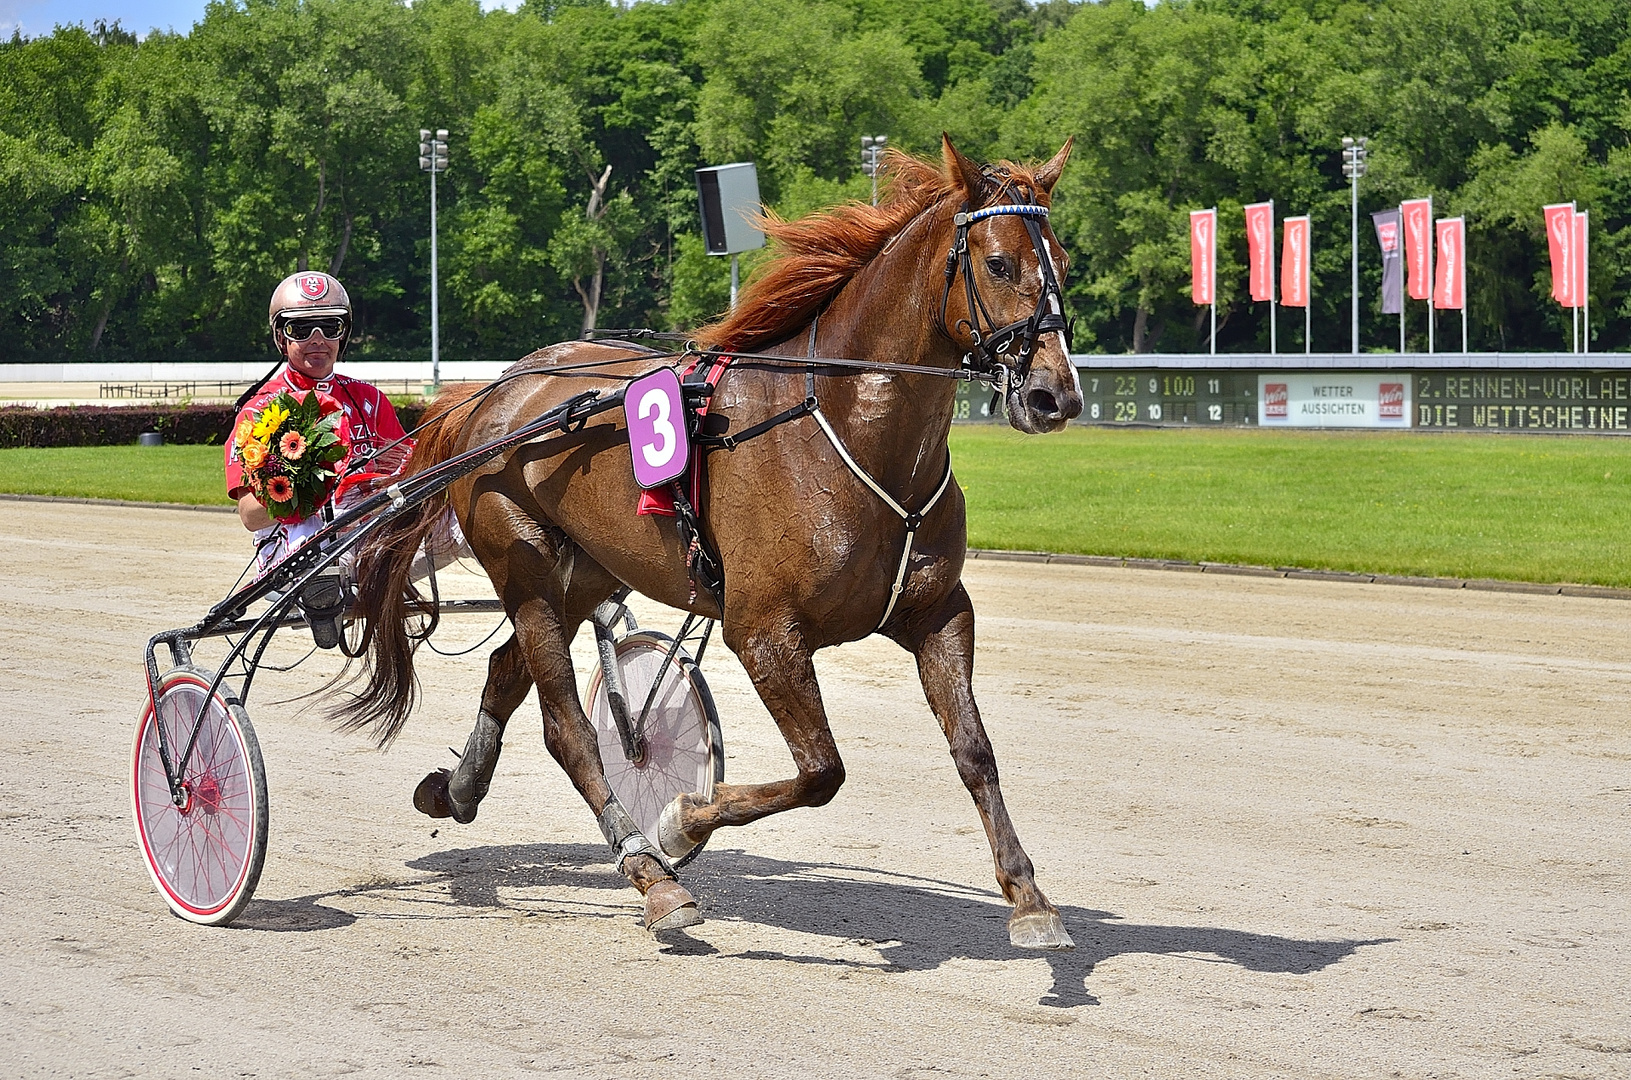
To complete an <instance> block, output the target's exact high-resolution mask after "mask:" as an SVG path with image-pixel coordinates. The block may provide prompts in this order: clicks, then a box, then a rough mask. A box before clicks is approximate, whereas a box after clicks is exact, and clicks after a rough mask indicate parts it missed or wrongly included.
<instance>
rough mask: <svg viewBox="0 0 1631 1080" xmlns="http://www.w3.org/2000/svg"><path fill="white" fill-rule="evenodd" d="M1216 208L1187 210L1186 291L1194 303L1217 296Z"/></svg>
mask: <svg viewBox="0 0 1631 1080" xmlns="http://www.w3.org/2000/svg"><path fill="white" fill-rule="evenodd" d="M1217 247H1218V208H1217V207H1215V206H1214V207H1213V208H1212V209H1210V210H1191V211H1190V212H1189V295H1190V296H1191V297H1193V298H1194V300H1195V303H1197V304H1211V303H1214V302H1215V301H1216V300H1217V282H1216V281H1215V280H1214V278H1215V277H1216V274H1217Z"/></svg>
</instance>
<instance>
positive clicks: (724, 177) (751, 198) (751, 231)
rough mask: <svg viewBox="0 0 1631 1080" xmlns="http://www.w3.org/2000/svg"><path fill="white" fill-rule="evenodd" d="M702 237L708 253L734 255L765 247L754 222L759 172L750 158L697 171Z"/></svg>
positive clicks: (756, 210) (762, 235)
mask: <svg viewBox="0 0 1631 1080" xmlns="http://www.w3.org/2000/svg"><path fill="white" fill-rule="evenodd" d="M697 203H698V205H699V207H700V209H701V211H702V238H703V241H704V243H705V244H706V245H707V248H708V254H710V255H735V254H737V253H738V252H742V251H752V250H753V249H754V248H762V247H764V246H765V234H764V233H762V232H760V231H759V230H758V229H757V228H756V227H755V226H754V225H753V224H752V221H753V218H754V217H755V216H757V215H758V214H759V213H760V212H761V209H762V208H761V206H760V204H759V171H758V169H756V168H755V167H754V164H753V162H751V161H739V162H736V163H734V164H731V165H714V166H712V167H710V168H706V169H698V170H697Z"/></svg>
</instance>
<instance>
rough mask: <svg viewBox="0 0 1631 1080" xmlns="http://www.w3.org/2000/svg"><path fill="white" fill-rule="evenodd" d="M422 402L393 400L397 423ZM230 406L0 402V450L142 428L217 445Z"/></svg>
mask: <svg viewBox="0 0 1631 1080" xmlns="http://www.w3.org/2000/svg"><path fill="white" fill-rule="evenodd" d="M423 412H424V406H422V405H398V406H397V408H396V415H397V417H398V419H400V420H401V421H402V426H403V427H406V428H411V427H413V425H414V424H415V423H417V422H418V420H419V417H420V415H421V414H423ZM232 419H233V411H232V406H231V405H173V406H157V407H155V406H151V405H68V406H64V407H62V408H57V409H35V408H31V407H29V406H27V405H7V406H3V407H0V449H11V448H13V447H19V446H34V447H49V446H129V445H131V444H133V443H135V442H136V441H137V439H138V437H139V436H140V435H141V434H142V432H144V431H156V432H158V433H159V434H161V435H163V436H164V441H165V442H167V443H191V444H197V443H203V444H216V445H219V444H221V443H222V442H224V441H225V440H226V438H227V436H228V435H230V434H231V432H232Z"/></svg>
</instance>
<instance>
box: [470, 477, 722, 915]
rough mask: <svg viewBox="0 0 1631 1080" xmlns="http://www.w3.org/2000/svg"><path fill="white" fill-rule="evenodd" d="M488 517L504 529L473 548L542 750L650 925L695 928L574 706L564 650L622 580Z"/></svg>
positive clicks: (510, 519) (528, 523) (521, 519)
mask: <svg viewBox="0 0 1631 1080" xmlns="http://www.w3.org/2000/svg"><path fill="white" fill-rule="evenodd" d="M488 520H489V521H492V522H502V523H503V527H502V528H499V527H494V528H492V529H491V530H490V531H484V532H482V533H481V534H480V535H478V536H473V537H472V538H471V544H472V546H473V547H474V548H475V549H476V554H477V557H478V558H480V559H481V563H482V566H483V567H484V568H485V569H486V570H487V574H488V577H489V578H491V580H492V582H493V588H494V589H495V590H496V591H497V593H498V595H499V598H500V599H501V600H503V602H504V608H505V610H506V611H507V612H509V616H510V622H511V623H512V624H513V625H514V626H515V642H516V647H517V650H518V652H519V654H520V656H521V657H522V659H523V660H524V661H525V664H526V669H527V671H528V672H530V674H531V676H532V680H533V682H534V684H535V685H536V686H537V687H538V699H539V704H540V705H541V706H542V709H543V719H544V745H545V746H546V747H547V748H548V750H549V753H550V756H552V757H553V758H554V759H555V760H556V762H558V763H559V764H560V766H561V768H562V769H563V770H564V771H565V772H566V775H567V777H568V778H570V779H571V781H572V784H573V786H574V787H576V788H577V789H578V794H579V795H581V796H582V797H583V801H584V802H586V803H588V804H589V809H590V810H591V811H593V812H594V814H595V816H596V818H597V819H599V822H600V827H601V831H602V832H603V833H605V835H606V839H607V842H608V843H609V844H610V845H611V846H612V849H613V851H614V852H615V853H616V856H617V860H618V869H619V870H620V871H621V872H622V873H623V876H624V877H626V878H628V880H629V883H630V884H631V885H633V886H634V887H635V888H636V889H638V890H640V894H641V895H642V896H644V897H645V901H646V926H647V927H648V928H650V929H652V930H670V929H676V928H678V927H682V926H690V925H693V924H695V923H699V922H701V921H702V917H701V916H700V915H699V914H698V913H697V902H696V900H695V899H694V898H693V897H692V896H691V894H690V893H689V892H687V891H686V890H685V888H684V887H683V886H682V885H680V883H679V882H678V881H677V880H676V879H675V877H674V875H673V873H672V872H671V871H670V870H669V869H668V868H667V867H666V866H665V865H664V864H663V863H662V862H660V861H659V860H658V858H657V857H656V850H657V849H656V847H655V846H654V845H653V844H651V843H649V842H647V841H646V839H645V838H644V837H643V836H641V834H640V831H639V829H638V828H637V827H636V826H635V825H634V822H633V820H632V819H630V818H629V816H628V813H627V811H625V810H623V808H622V804H621V803H619V802H618V801H617V800H616V799H615V798H614V797H613V794H612V789H611V785H609V784H608V783H607V782H606V771H605V767H604V765H603V764H602V763H601V760H600V741H599V739H598V738H597V737H596V735H595V729H594V726H593V725H592V724H590V722H589V718H588V717H587V716H586V715H584V712H583V704H582V702H581V701H579V699H578V686H577V676H576V673H575V672H574V671H573V669H572V656H571V653H570V652H569V651H568V646H569V645H570V644H571V641H572V638H573V636H574V635H575V634H576V633H577V631H578V628H579V627H580V626H582V625H583V622H584V621H585V620H586V619H587V618H588V617H589V614H590V612H592V611H593V610H594V609H595V608H596V607H597V606H598V605H599V604H600V603H601V601H603V600H605V599H606V598H607V597H608V596H610V595H611V594H612V593H613V591H615V590H616V588H617V586H618V581H617V580H616V579H615V578H613V577H612V576H611V575H610V574H609V573H607V572H606V570H605V569H604V568H602V567H601V566H599V565H598V564H596V563H594V562H593V561H592V560H590V559H589V558H587V557H586V556H585V555H584V554H583V552H582V551H581V550H580V549H578V548H576V546H575V545H573V543H572V541H571V540H569V539H567V538H566V537H565V536H564V535H562V534H560V533H558V532H556V531H555V530H549V529H545V528H540V527H539V526H538V524H537V523H536V522H535V521H534V520H532V519H530V518H528V517H525V516H523V515H520V514H517V513H514V512H510V513H505V512H503V510H502V508H501V507H494V508H492V512H491V513H489V517H488Z"/></svg>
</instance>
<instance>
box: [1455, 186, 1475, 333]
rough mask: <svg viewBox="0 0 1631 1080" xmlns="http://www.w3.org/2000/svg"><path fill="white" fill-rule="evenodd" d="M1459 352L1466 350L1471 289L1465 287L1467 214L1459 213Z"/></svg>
mask: <svg viewBox="0 0 1631 1080" xmlns="http://www.w3.org/2000/svg"><path fill="white" fill-rule="evenodd" d="M1456 231H1457V232H1458V233H1459V234H1460V238H1461V352H1462V354H1463V355H1465V354H1466V352H1467V305H1468V304H1470V303H1472V290H1471V289H1470V288H1468V287H1467V216H1466V215H1465V214H1463V215H1461V228H1460V229H1458V230H1456Z"/></svg>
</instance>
